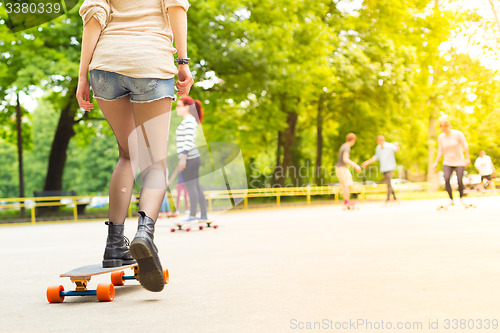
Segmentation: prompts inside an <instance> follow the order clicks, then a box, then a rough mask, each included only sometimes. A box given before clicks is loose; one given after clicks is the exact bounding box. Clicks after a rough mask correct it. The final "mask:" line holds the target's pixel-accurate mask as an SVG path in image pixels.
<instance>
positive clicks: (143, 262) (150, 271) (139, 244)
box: [130, 212, 165, 291]
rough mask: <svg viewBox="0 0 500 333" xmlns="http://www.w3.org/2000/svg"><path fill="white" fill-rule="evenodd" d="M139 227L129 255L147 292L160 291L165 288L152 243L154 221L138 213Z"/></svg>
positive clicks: (156, 253) (161, 270)
mask: <svg viewBox="0 0 500 333" xmlns="http://www.w3.org/2000/svg"><path fill="white" fill-rule="evenodd" d="M139 214H140V215H141V216H140V217H139V226H138V227H137V234H136V235H135V238H134V240H133V241H132V243H131V244H130V253H131V254H132V257H134V259H136V260H137V263H138V264H139V273H138V276H137V279H138V280H139V282H140V283H141V284H142V286H143V287H144V288H146V289H147V290H149V291H162V290H163V287H164V286H165V277H164V276H163V269H162V267H161V263H160V258H159V257H158V249H157V248H156V246H155V244H154V243H153V234H154V231H155V221H153V220H152V219H151V218H150V217H148V216H146V214H145V213H144V212H139Z"/></svg>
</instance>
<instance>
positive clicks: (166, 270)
mask: <svg viewBox="0 0 500 333" xmlns="http://www.w3.org/2000/svg"><path fill="white" fill-rule="evenodd" d="M163 278H164V279H165V284H168V281H169V280H170V276H169V275H168V269H165V270H164V271H163Z"/></svg>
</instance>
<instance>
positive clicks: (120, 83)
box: [90, 69, 176, 103]
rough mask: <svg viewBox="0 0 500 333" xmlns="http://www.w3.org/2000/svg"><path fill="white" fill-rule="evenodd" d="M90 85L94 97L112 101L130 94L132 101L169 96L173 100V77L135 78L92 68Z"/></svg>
mask: <svg viewBox="0 0 500 333" xmlns="http://www.w3.org/2000/svg"><path fill="white" fill-rule="evenodd" d="M90 85H91V86H92V91H93V93H94V97H95V98H99V99H103V100H105V101H113V100H115V99H119V98H122V97H124V96H127V95H130V94H132V97H131V98H130V101H131V102H134V103H147V102H152V101H156V100H158V99H162V98H165V97H170V98H172V99H173V100H174V101H175V98H176V95H175V90H174V86H175V79H174V78H171V79H149V78H135V77H130V76H126V75H122V74H118V73H115V72H108V71H103V70H100V69H92V70H91V71H90Z"/></svg>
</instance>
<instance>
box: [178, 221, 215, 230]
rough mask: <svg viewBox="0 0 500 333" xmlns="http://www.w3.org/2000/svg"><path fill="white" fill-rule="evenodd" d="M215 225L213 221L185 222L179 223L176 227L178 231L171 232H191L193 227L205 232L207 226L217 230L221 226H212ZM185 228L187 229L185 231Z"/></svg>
mask: <svg viewBox="0 0 500 333" xmlns="http://www.w3.org/2000/svg"><path fill="white" fill-rule="evenodd" d="M213 223H214V221H211V220H208V221H195V222H184V223H182V222H177V223H176V224H175V225H176V227H177V229H175V228H172V229H170V231H171V232H175V231H176V230H185V231H191V229H192V228H193V227H197V228H198V229H199V230H203V228H204V225H205V224H206V225H207V228H214V229H217V228H218V227H219V226H218V225H217V224H214V225H213V226H212V224H213ZM183 227H185V229H183Z"/></svg>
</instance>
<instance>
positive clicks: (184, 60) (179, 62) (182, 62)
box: [175, 58, 191, 65]
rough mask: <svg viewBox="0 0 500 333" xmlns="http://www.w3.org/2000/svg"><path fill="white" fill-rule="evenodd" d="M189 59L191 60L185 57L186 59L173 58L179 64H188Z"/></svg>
mask: <svg viewBox="0 0 500 333" xmlns="http://www.w3.org/2000/svg"><path fill="white" fill-rule="evenodd" d="M189 60H191V59H189V58H186V59H182V58H177V59H175V63H176V64H179V65H188V64H189Z"/></svg>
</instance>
